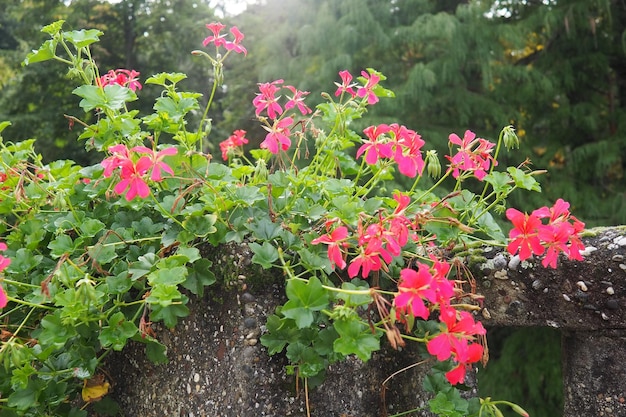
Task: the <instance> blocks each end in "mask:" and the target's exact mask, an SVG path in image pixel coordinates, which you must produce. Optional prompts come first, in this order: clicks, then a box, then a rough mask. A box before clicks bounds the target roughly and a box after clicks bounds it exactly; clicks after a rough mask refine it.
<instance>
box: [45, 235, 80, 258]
mask: <svg viewBox="0 0 626 417" xmlns="http://www.w3.org/2000/svg"><path fill="white" fill-rule="evenodd" d="M48 249H50V254H51V255H52V257H53V258H60V257H61V256H63V255H65V254H70V253H72V252H74V242H73V241H72V238H71V237H69V236H68V235H59V236H57V237H56V239H54V240H53V241H52V242H50V243H48Z"/></svg>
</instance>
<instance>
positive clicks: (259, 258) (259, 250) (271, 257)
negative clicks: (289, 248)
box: [248, 242, 278, 269]
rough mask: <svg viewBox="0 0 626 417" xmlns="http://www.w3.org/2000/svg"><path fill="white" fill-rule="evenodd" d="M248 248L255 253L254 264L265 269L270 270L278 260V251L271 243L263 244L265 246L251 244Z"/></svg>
mask: <svg viewBox="0 0 626 417" xmlns="http://www.w3.org/2000/svg"><path fill="white" fill-rule="evenodd" d="M248 246H249V247H250V249H252V252H254V255H253V256H252V262H254V263H257V264H259V265H261V266H262V267H263V268H265V269H270V268H271V267H272V266H273V264H274V262H276V261H277V260H278V250H277V249H276V248H275V247H274V246H272V244H271V243H269V242H263V245H259V244H258V243H256V242H251V243H249V244H248Z"/></svg>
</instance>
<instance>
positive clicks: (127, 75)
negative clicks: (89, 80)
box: [97, 69, 142, 91]
mask: <svg viewBox="0 0 626 417" xmlns="http://www.w3.org/2000/svg"><path fill="white" fill-rule="evenodd" d="M139 74H140V73H139V72H137V71H135V70H126V69H116V70H110V71H109V72H107V73H106V74H104V75H103V76H102V77H100V78H98V80H97V82H98V85H99V86H100V87H105V86H107V85H121V86H122V87H128V88H130V89H131V90H133V91H136V90H141V88H142V85H141V83H140V82H139V79H138V78H137V77H139Z"/></svg>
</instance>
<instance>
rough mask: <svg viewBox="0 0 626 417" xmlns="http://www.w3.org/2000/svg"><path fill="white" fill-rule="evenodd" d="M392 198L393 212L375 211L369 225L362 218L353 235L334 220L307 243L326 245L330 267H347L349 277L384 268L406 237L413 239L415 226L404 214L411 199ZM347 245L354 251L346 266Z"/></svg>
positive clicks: (405, 241) (399, 195) (399, 196)
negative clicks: (318, 235)
mask: <svg viewBox="0 0 626 417" xmlns="http://www.w3.org/2000/svg"><path fill="white" fill-rule="evenodd" d="M393 198H394V199H395V200H396V202H397V206H396V208H395V209H394V211H393V212H392V213H391V214H387V213H385V212H379V213H378V216H377V217H373V218H371V219H370V220H369V224H365V225H364V224H363V217H362V218H361V219H360V220H359V224H358V226H357V230H356V236H351V235H350V232H349V230H348V228H347V227H346V226H336V225H337V224H339V223H338V221H336V220H330V221H328V222H326V229H327V232H328V233H326V234H324V235H322V236H320V237H318V238H315V239H313V240H312V241H311V244H313V245H317V244H320V243H323V244H326V245H328V259H329V260H330V262H331V265H332V267H333V268H334V267H338V268H339V269H344V268H345V267H346V266H348V276H350V278H354V277H356V276H357V275H359V272H360V273H361V276H362V277H363V278H367V277H368V276H369V274H370V272H375V271H380V270H381V269H382V270H386V269H387V264H389V263H390V262H391V261H392V260H393V257H395V256H400V254H401V251H402V247H404V246H405V245H406V244H407V243H408V241H409V239H417V235H416V233H415V231H416V230H417V227H418V225H417V223H416V222H414V221H411V219H409V218H408V217H407V216H406V214H405V211H406V208H407V206H408V205H409V203H410V202H411V199H410V197H409V196H407V195H405V194H402V193H396V194H394V196H393ZM372 220H374V221H372ZM333 226H336V227H333ZM351 241H356V245H351V243H350V242H351ZM350 246H354V247H355V250H356V254H355V256H353V257H352V259H351V261H350V265H347V263H346V257H347V250H348V248H349V247H350Z"/></svg>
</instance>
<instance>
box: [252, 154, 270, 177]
mask: <svg viewBox="0 0 626 417" xmlns="http://www.w3.org/2000/svg"><path fill="white" fill-rule="evenodd" d="M267 174H268V171H267V163H266V162H265V159H263V158H259V159H257V161H256V166H255V167H254V181H255V182H265V181H266V180H267Z"/></svg>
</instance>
